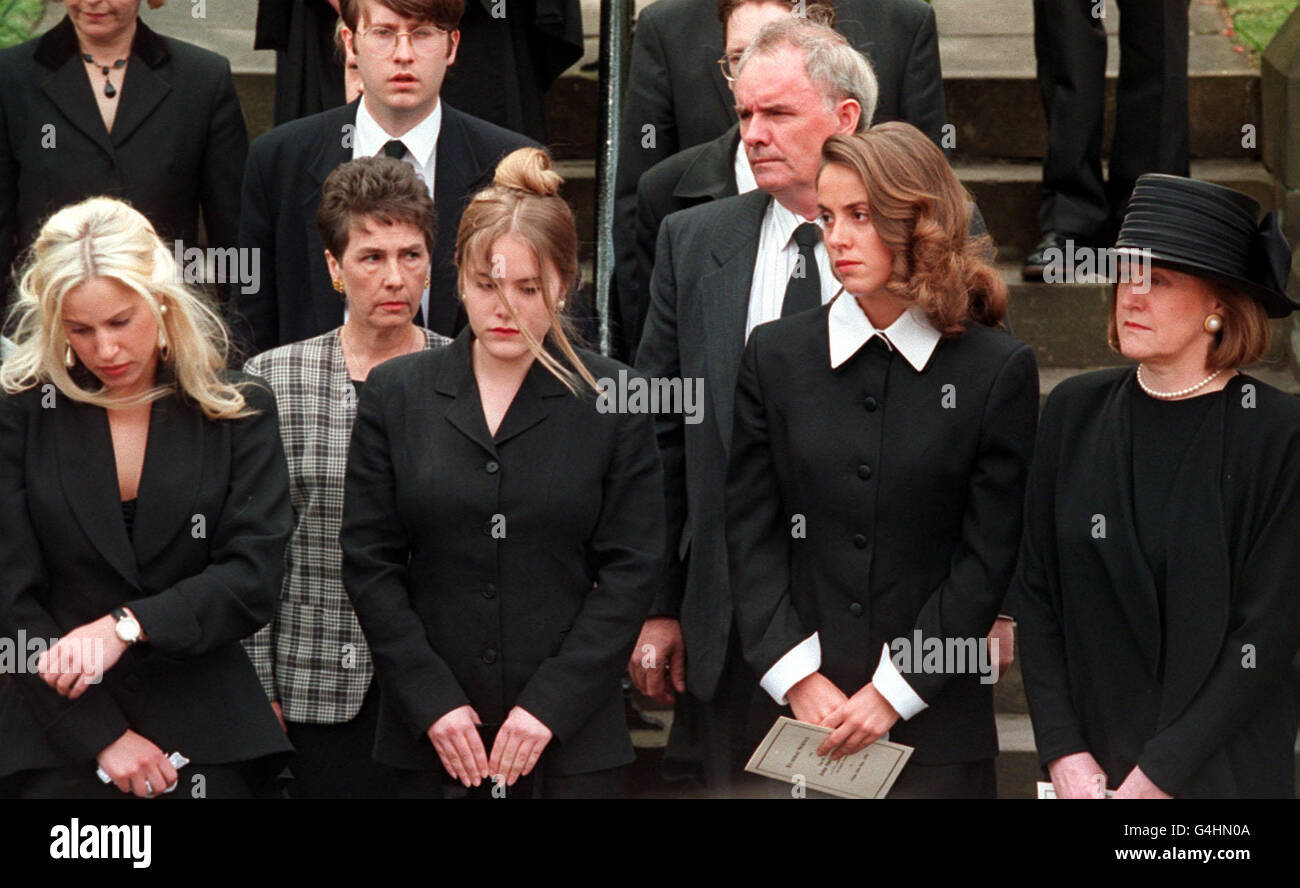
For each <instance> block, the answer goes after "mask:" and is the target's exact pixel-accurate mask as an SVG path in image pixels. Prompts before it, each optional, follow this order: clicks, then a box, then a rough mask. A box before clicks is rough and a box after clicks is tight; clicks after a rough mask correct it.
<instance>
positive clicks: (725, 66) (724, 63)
mask: <svg viewBox="0 0 1300 888" xmlns="http://www.w3.org/2000/svg"><path fill="white" fill-rule="evenodd" d="M742 55H744V52H733V53H732V54H731V55H724V56H723V57H722V58H720V59H718V67H719V68H721V69H722V76H723V77H724V78H726V81H727V82H728V83H735V82H736V65H737V64H739V62H740V57H741V56H742Z"/></svg>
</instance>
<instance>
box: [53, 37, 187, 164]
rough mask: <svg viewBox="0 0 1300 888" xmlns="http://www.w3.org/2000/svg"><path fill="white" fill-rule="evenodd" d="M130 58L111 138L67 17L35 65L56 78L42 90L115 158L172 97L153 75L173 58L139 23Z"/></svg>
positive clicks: (165, 47) (160, 78)
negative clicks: (43, 67)
mask: <svg viewBox="0 0 1300 888" xmlns="http://www.w3.org/2000/svg"><path fill="white" fill-rule="evenodd" d="M131 56H132V59H131V64H129V65H127V67H126V77H125V78H124V80H123V82H122V92H121V105H120V106H119V107H118V109H117V117H116V118H115V119H114V121H113V132H112V134H111V136H110V134H109V132H108V131H107V130H106V129H104V119H103V118H102V117H101V116H100V114H99V107H98V105H96V103H95V95H94V92H93V90H94V87H92V86H91V82H90V81H89V80H88V79H87V78H86V63H85V62H84V61H83V60H82V58H81V49H80V47H79V46H78V44H77V34H76V31H75V30H74V29H73V27H72V22H71V21H70V20H69V19H68V18H67V17H66V16H65V17H64V18H63V20H62V21H61V22H59V23H58V24H57V25H55V26H54V27H53V28H51V29H50V30H49V31H47V32H46V33H45V35H44V36H43V37H42V38H41V39H40V41H39V42H38V43H37V46H36V54H35V57H36V61H38V62H39V63H41V64H42V65H44V66H45V67H47V68H49V69H50V70H51V71H52V72H53V73H52V74H51V75H50V76H49V77H47V78H45V80H44V81H42V83H41V90H42V91H43V92H44V93H45V95H46V97H47V98H48V99H49V100H50V101H51V102H53V103H54V105H55V106H56V107H57V108H58V109H59V111H60V112H62V114H63V116H64V117H66V118H67V119H68V121H69V122H70V123H72V125H73V126H75V127H76V128H77V129H79V130H81V131H82V132H83V133H84V134H85V135H86V137H87V138H89V139H90V140H91V141H93V142H94V143H95V144H96V145H98V146H99V147H100V148H101V149H102V150H103V151H104V152H105V153H106V154H108V155H110V156H111V155H112V154H113V152H114V148H115V147H116V146H119V145H121V144H122V143H123V142H125V141H126V140H127V139H128V138H129V137H130V136H131V134H132V133H134V132H135V131H136V130H137V129H139V128H140V124H142V123H144V121H145V120H146V119H148V117H149V115H150V114H152V113H153V111H154V109H155V108H157V107H158V105H159V104H160V103H161V102H162V101H163V99H165V98H166V97H167V94H168V93H169V92H171V84H169V83H168V82H167V81H166V80H164V79H163V78H162V77H160V76H159V75H158V74H157V73H155V71H154V69H155V68H158V67H160V66H161V65H163V64H165V63H166V62H167V61H168V59H170V57H171V55H170V53H169V52H168V51H167V45H166V43H164V42H163V40H162V38H161V37H159V36H158V35H157V34H155V33H154V32H153V31H151V30H150V29H149V28H148V27H146V26H145V24H144V22H141V21H137V22H136V31H135V39H134V40H133V42H132V44H131Z"/></svg>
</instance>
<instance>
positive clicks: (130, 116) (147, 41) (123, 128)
mask: <svg viewBox="0 0 1300 888" xmlns="http://www.w3.org/2000/svg"><path fill="white" fill-rule="evenodd" d="M131 54H132V55H133V56H135V57H136V61H133V63H132V64H130V65H127V66H126V77H125V78H124V79H123V81H122V94H121V100H122V104H121V105H119V106H118V109H117V117H116V118H115V119H114V120H113V132H112V133H111V135H110V138H111V140H112V142H113V145H114V147H116V146H119V145H121V144H122V143H123V142H125V141H126V140H127V139H129V138H130V137H131V134H132V133H134V132H135V131H136V130H137V129H139V128H140V124H142V123H144V122H145V120H146V119H148V117H149V115H150V114H152V113H153V112H154V109H155V108H157V107H158V105H159V104H161V103H162V101H163V99H165V98H167V94H168V93H169V92H171V89H172V87H171V84H170V83H169V82H167V80H165V79H163V77H161V76H160V75H159V74H158V72H157V71H156V70H155V69H157V68H158V67H160V66H161V65H163V64H164V63H165V62H166V61H167V60H168V59H169V58H171V55H170V53H168V51H167V45H166V44H165V43H164V42H163V41H162V38H160V37H159V36H158V35H157V34H155V33H154V32H153V31H151V30H149V29H148V28H146V27H145V24H144V22H137V23H136V31H135V41H134V43H133V44H132V46H131ZM141 61H142V62H144V64H143V65H141V64H139V62H141ZM96 113H98V112H96Z"/></svg>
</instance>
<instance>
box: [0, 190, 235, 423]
mask: <svg viewBox="0 0 1300 888" xmlns="http://www.w3.org/2000/svg"><path fill="white" fill-rule="evenodd" d="M97 278H102V279H109V280H113V281H116V282H118V283H120V284H122V285H123V286H125V287H127V288H129V289H131V290H134V291H135V292H136V293H138V294H139V295H140V297H141V299H142V300H143V302H144V305H145V307H146V309H147V310H148V311H149V312H150V313H151V314H152V315H153V318H154V322H155V323H156V324H157V325H158V328H159V329H160V330H162V331H163V333H164V335H165V336H166V339H167V344H168V349H166V350H165V351H166V352H167V353H166V354H163V352H162V351H160V352H159V355H158V373H157V377H158V380H159V381H158V382H156V383H155V385H154V387H153V388H151V389H149V390H148V391H146V392H143V393H141V394H140V395H138V396H136V397H134V398H129V399H124V400H115V399H113V398H111V397H109V396H108V395H107V394H105V393H104V392H103V391H102V389H101V388H100V387H98V386H94V387H91V388H87V387H85V386H83V385H82V384H81V382H80V381H78V380H77V379H74V378H73V375H72V373H70V372H69V368H68V367H67V366H66V365H65V363H64V355H65V354H66V353H67V351H68V349H69V342H68V337H67V333H66V332H65V330H64V328H63V304H64V300H65V299H66V298H67V295H68V293H70V292H71V291H72V290H74V289H75V288H77V287H79V286H81V285H82V284H84V283H86V282H87V281H91V280H94V279H97ZM17 294H18V295H17V301H16V303H15V305H14V307H13V310H12V311H11V312H10V316H9V321H8V323H7V324H6V327H7V328H8V329H11V330H13V331H14V332H13V334H12V335H13V338H14V342H15V348H14V350H13V353H12V354H11V356H10V357H9V359H8V360H6V361H5V362H4V365H3V367H0V387H2V388H3V389H4V390H5V391H6V392H8V393H10V394H15V393H17V392H21V391H25V390H26V389H30V388H34V387H35V386H37V385H40V384H42V383H44V382H53V383H54V385H55V386H57V387H58V389H59V391H60V392H62V393H63V394H64V395H65V396H67V397H68V398H71V399H72V400H74V401H81V402H83V403H86V404H95V405H97V406H99V407H105V408H110V409H112V408H126V407H138V406H140V405H142V404H148V403H151V402H153V401H156V400H158V399H159V398H163V397H166V396H167V395H170V394H173V393H175V392H178V391H179V392H180V393H183V394H184V395H186V396H187V397H189V398H190V399H191V400H193V401H194V402H195V403H196V404H197V405H198V406H199V408H200V409H201V410H202V411H203V414H204V415H205V416H207V417H208V418H209V419H236V418H239V417H242V416H248V415H251V414H252V413H253V412H254V411H252V410H251V409H250V408H249V407H248V405H247V404H246V402H245V400H244V396H243V394H242V393H241V392H240V390H239V386H238V385H236V384H232V383H228V382H226V381H224V380H223V379H222V375H221V374H222V371H223V369H224V368H225V366H226V357H227V353H228V351H229V347H230V343H229V337H228V335H227V333H226V329H225V326H224V325H223V324H222V322H221V319H220V317H218V315H217V313H216V312H215V311H213V309H212V308H211V307H209V306H208V305H207V303H206V301H205V300H204V299H203V298H202V297H200V296H199V295H198V294H196V293H195V292H193V291H191V290H190V289H189V288H187V287H185V286H184V285H183V284H181V283H180V282H179V280H178V278H177V274H176V263H175V260H173V258H172V255H171V253H169V252H168V251H167V248H166V247H165V246H164V245H163V242H162V240H161V239H160V238H159V237H158V235H157V233H155V231H154V229H153V226H152V225H150V224H149V220H148V219H146V218H145V217H144V216H143V215H142V214H141V213H140V212H139V211H138V210H136V209H134V208H132V207H131V206H130V205H129V204H127V203H125V202H124V201H120V200H116V199H114V198H109V197H92V198H89V199H87V200H83V201H81V202H80V203H76V204H72V205H71V206H68V207H64V208H63V209H61V210H59V211H58V212H57V213H55V214H54V215H53V216H51V217H50V218H49V219H48V220H47V221H46V223H45V225H44V226H42V228H41V231H40V234H39V235H37V237H36V241H35V243H33V245H32V247H31V249H30V250H29V251H28V253H27V256H26V257H25V259H24V261H23V267H22V271H21V272H20V276H19V282H18V289H17ZM163 305H166V306H167V311H166V312H163V311H162V310H161V307H162V306H163ZM164 370H166V371H167V372H163V371H164ZM78 375H82V374H78ZM83 379H84V376H83ZM92 385H93V384H92Z"/></svg>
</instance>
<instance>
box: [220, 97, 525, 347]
mask: <svg viewBox="0 0 1300 888" xmlns="http://www.w3.org/2000/svg"><path fill="white" fill-rule="evenodd" d="M360 101H361V100H360V99H358V100H357V101H356V102H353V103H352V104H350V105H344V106H343V107H340V108H331V109H330V110H328V111H322V112H321V113H320V114H313V115H312V116H311V117H304V118H303V119H301V120H294V121H291V122H289V123H286V124H284V125H283V126H278V127H276V128H275V129H273V130H271V131H270V132H268V133H265V134H264V135H262V136H259V137H258V138H257V139H256V140H254V142H253V146H252V148H250V149H249V155H248V170H247V172H246V174H245V176H244V194H243V215H242V216H241V218H240V222H239V245H240V246H241V247H245V248H250V249H251V248H255V249H257V250H258V251H259V254H258V255H259V261H260V269H261V275H260V288H259V289H257V290H256V291H255V292H253V293H243V292H242V290H241V291H240V292H237V293H235V294H232V295H233V298H234V306H235V309H236V311H235V314H234V316H233V317H232V318H231V326H232V329H233V330H234V331H235V336H236V338H237V339H239V340H242V342H243V343H244V344H245V346H247V347H249V348H251V352H250V353H253V354H259V353H261V352H264V351H266V350H267V349H271V348H275V347H276V346H279V345H284V344H286V343H289V342H298V341H299V340H302V339H310V338H311V337H313V336H319V335H320V334H322V333H324V332H326V331H328V330H333V329H334V328H335V327H338V326H339V325H340V324H342V323H343V299H342V298H341V297H340V296H339V294H338V293H336V292H335V291H334V288H333V287H332V286H331V285H330V276H329V269H328V267H327V266H326V264H325V245H324V244H323V243H322V242H321V237H320V232H319V231H318V230H317V228H316V210H317V208H318V207H319V206H320V187H321V183H323V182H324V181H325V177H326V176H328V175H329V174H330V173H331V172H333V170H334V168H335V167H337V166H338V165H339V164H342V163H346V162H347V161H349V160H351V159H352V133H353V132H354V129H353V128H354V127H355V125H356V119H357V103H358V102H360ZM535 144H536V143H534V142H533V141H531V140H530V139H526V138H524V137H523V136H520V135H518V134H516V133H512V132H510V131H509V130H505V129H502V128H501V127H499V126H494V125H493V124H490V123H487V122H486V121H482V120H479V119H478V118H475V117H470V116H469V115H468V114H464V113H462V112H460V111H457V110H456V109H455V108H453V107H451V106H450V105H448V104H447V103H446V102H443V105H442V128H441V130H440V131H439V134H438V147H437V162H436V169H435V175H434V183H433V195H434V205H435V207H436V209H437V214H438V228H437V240H436V242H435V243H434V248H433V263H432V264H433V273H432V275H431V277H432V284H431V286H432V289H431V291H430V293H429V317H428V318H426V319H425V321H426V323H425V326H426V327H429V328H430V329H432V330H435V331H437V332H439V333H444V334H448V335H450V334H452V333H454V332H455V331H457V330H459V329H460V328H461V326H462V325H463V324H464V323H465V314H464V312H463V311H462V310H461V308H460V300H459V298H458V290H457V287H456V266H455V263H454V261H453V260H454V254H455V250H456V232H457V230H458V229H459V228H460V216H461V212H462V211H463V210H464V208H465V204H466V202H467V201H468V200H469V198H470V197H471V196H472V195H473V194H474V193H475V192H477V191H478V190H480V189H481V188H483V187H485V186H487V185H489V184H491V182H492V174H493V173H494V172H495V171H496V165H497V161H499V160H500V159H501V158H502V157H504V156H505V155H506V154H509V153H510V152H511V151H513V150H515V149H516V148H523V147H525V146H529V145H535Z"/></svg>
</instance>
